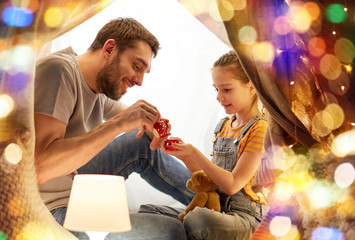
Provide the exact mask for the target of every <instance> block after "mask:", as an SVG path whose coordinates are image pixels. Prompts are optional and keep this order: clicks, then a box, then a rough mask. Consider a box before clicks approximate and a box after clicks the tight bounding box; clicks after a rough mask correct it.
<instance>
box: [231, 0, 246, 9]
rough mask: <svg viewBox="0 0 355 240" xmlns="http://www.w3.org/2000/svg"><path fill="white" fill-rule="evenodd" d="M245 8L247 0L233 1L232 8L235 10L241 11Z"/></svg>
mask: <svg viewBox="0 0 355 240" xmlns="http://www.w3.org/2000/svg"><path fill="white" fill-rule="evenodd" d="M246 6H247V0H235V1H234V5H233V8H234V9H235V10H243V9H245V7H246Z"/></svg>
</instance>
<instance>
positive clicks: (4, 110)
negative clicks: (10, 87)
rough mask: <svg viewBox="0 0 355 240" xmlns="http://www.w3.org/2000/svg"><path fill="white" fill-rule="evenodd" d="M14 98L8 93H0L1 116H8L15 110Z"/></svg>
mask: <svg viewBox="0 0 355 240" xmlns="http://www.w3.org/2000/svg"><path fill="white" fill-rule="evenodd" d="M14 106H15V103H14V100H13V99H12V97H10V96H9V95H7V94H1V95H0V118H3V117H6V116H8V115H9V114H10V113H11V112H12V110H14Z"/></svg>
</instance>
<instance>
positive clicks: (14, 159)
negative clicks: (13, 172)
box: [4, 143, 22, 164]
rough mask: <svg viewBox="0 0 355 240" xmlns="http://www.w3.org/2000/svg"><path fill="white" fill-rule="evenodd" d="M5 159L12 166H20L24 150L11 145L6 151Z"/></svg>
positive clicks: (13, 144)
mask: <svg viewBox="0 0 355 240" xmlns="http://www.w3.org/2000/svg"><path fill="white" fill-rule="evenodd" d="M4 157H5V159H6V160H7V161H8V162H9V163H12V164H18V163H19V162H20V161H21V160H22V150H21V148H20V147H19V145H17V144H15V143H10V144H9V145H7V146H6V148H5V151H4Z"/></svg>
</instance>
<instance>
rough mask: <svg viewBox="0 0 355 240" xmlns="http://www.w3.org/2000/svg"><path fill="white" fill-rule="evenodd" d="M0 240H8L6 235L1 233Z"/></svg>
mask: <svg viewBox="0 0 355 240" xmlns="http://www.w3.org/2000/svg"><path fill="white" fill-rule="evenodd" d="M0 240H8V238H7V236H6V234H5V233H4V232H2V231H0Z"/></svg>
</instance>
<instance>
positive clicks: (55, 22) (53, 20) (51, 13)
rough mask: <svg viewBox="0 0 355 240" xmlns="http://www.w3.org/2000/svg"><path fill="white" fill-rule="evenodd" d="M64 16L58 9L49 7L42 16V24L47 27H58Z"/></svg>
mask: <svg viewBox="0 0 355 240" xmlns="http://www.w3.org/2000/svg"><path fill="white" fill-rule="evenodd" d="M63 18H64V15H63V12H62V10H61V9H60V8H57V7H50V8H48V9H47V10H46V12H45V14H44V22H45V24H46V25H47V26H48V27H52V28H54V27H58V26H59V25H60V24H61V23H62V21H63Z"/></svg>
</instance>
